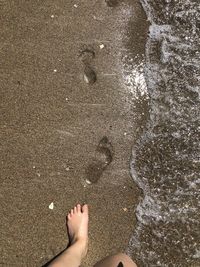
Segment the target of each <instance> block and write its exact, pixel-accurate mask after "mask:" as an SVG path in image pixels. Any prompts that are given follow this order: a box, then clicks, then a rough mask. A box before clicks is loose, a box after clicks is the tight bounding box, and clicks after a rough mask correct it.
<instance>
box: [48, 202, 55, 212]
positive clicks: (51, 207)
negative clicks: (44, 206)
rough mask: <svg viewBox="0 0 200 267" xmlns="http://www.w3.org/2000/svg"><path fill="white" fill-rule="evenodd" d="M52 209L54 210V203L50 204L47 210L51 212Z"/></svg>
mask: <svg viewBox="0 0 200 267" xmlns="http://www.w3.org/2000/svg"><path fill="white" fill-rule="evenodd" d="M53 208H54V203H53V202H51V204H50V205H49V209H50V210H53Z"/></svg>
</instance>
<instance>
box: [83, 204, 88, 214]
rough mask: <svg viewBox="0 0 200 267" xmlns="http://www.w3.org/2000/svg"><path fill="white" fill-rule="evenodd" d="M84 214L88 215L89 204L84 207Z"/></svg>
mask: <svg viewBox="0 0 200 267" xmlns="http://www.w3.org/2000/svg"><path fill="white" fill-rule="evenodd" d="M82 212H83V213H88V205H87V204H85V205H83V207H82Z"/></svg>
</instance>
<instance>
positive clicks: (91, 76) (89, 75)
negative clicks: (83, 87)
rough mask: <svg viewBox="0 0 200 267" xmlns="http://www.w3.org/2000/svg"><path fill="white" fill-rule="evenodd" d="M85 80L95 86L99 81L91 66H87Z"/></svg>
mask: <svg viewBox="0 0 200 267" xmlns="http://www.w3.org/2000/svg"><path fill="white" fill-rule="evenodd" d="M83 78H84V81H85V82H86V83H88V84H93V83H95V82H96V80H97V76H96V73H95V71H94V70H93V69H92V68H91V67H90V66H85V69H84V75H83Z"/></svg>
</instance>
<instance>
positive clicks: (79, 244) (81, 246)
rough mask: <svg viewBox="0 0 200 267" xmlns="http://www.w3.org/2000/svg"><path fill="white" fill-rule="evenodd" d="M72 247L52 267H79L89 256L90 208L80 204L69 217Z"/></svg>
mask: <svg viewBox="0 0 200 267" xmlns="http://www.w3.org/2000/svg"><path fill="white" fill-rule="evenodd" d="M67 229H68V235H69V240H70V246H69V247H68V248H67V249H66V250H65V251H64V252H63V253H62V254H60V255H59V256H58V257H57V258H56V259H55V260H54V261H53V262H52V263H51V264H50V265H49V266H50V267H79V266H80V264H81V261H82V259H83V258H84V257H85V256H86V254H87V245H88V206H87V205H83V207H82V208H81V205H80V204H78V205H77V206H75V207H74V208H73V209H72V210H71V212H70V213H69V214H68V215H67Z"/></svg>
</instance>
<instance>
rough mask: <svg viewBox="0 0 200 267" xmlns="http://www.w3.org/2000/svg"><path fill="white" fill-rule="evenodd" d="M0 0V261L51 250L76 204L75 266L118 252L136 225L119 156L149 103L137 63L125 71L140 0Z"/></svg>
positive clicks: (36, 262) (140, 17) (138, 47)
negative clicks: (82, 224)
mask: <svg viewBox="0 0 200 267" xmlns="http://www.w3.org/2000/svg"><path fill="white" fill-rule="evenodd" d="M1 6H2V7H1V10H0V13H1V32H2V34H1V37H0V48H1V49H0V58H1V66H0V76H1V87H0V90H1V99H0V103H1V106H0V110H1V113H0V139H1V144H0V163H1V175H0V179H1V180H0V181H1V188H0V200H1V239H0V247H1V260H0V265H1V266H42V265H43V264H45V263H46V262H47V261H48V260H50V259H51V258H52V257H54V256H55V255H56V254H57V253H59V252H60V251H61V250H62V249H64V248H65V247H66V244H67V236H66V227H65V214H66V213H67V212H68V210H69V209H71V207H73V206H74V204H76V203H78V202H80V203H88V204H89V206H90V232H89V237H90V244H89V253H88V257H87V258H86V260H85V262H84V264H83V266H92V264H94V263H95V262H96V261H97V260H99V259H100V258H102V257H104V256H106V255H108V254H110V253H114V252H116V251H122V250H124V249H125V248H126V246H127V244H128V241H129V238H130V236H131V233H132V231H133V229H134V225H135V222H136V219H135V215H134V209H135V206H136V204H137V203H138V197H139V195H140V191H139V189H138V188H137V186H136V185H135V184H134V182H133V180H132V177H131V176H130V173H129V162H130V157H131V149H132V146H133V144H134V142H135V141H136V139H137V138H138V136H140V135H141V133H142V130H143V125H144V124H145V120H146V116H147V115H146V114H147V112H146V111H147V106H148V105H147V103H148V100H147V95H146V91H145V85H144V84H143V86H140V82H141V83H142V82H143V81H140V79H141V75H142V73H143V70H142V67H140V75H139V78H138V76H137V77H136V74H137V75H138V72H137V71H134V72H133V70H137V68H138V66H140V65H141V62H143V60H144V47H145V40H146V34H147V29H148V25H147V22H146V17H145V15H144V12H143V10H142V7H141V6H140V4H139V1H136V2H134V3H133V2H132V1H122V2H120V1H118V2H117V1H107V4H106V3H105V2H104V1H96V2H93V1H89V0H88V1H62V0H60V1H58V0H56V1H42V2H36V1H35V2H34V1H27V2H23V3H20V2H17V1H15V2H11V3H10V2H7V1H2V3H1ZM88 51H90V52H88ZM91 51H92V52H91ZM83 52H84V53H83ZM141 66H142V65H141ZM88 68H89V69H88ZM84 73H85V75H86V76H87V77H86V78H85V77H84ZM88 75H89V76H88ZM94 75H95V76H94ZM88 77H89V78H88ZM94 77H95V78H94ZM136 78H137V83H136V82H135V80H136ZM138 79H139V81H138ZM103 138H104V139H103ZM105 138H106V140H107V142H108V143H109V145H105V142H104V143H103V148H102V147H101V140H102V139H103V140H104V141H105ZM99 145H100V147H101V148H100V149H99ZM95 175H96V176H95ZM52 202H53V203H54V206H53V209H49V205H50V204H51V203H52Z"/></svg>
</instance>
